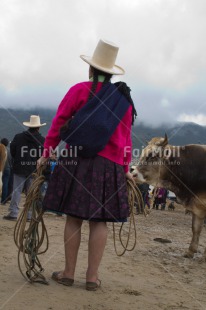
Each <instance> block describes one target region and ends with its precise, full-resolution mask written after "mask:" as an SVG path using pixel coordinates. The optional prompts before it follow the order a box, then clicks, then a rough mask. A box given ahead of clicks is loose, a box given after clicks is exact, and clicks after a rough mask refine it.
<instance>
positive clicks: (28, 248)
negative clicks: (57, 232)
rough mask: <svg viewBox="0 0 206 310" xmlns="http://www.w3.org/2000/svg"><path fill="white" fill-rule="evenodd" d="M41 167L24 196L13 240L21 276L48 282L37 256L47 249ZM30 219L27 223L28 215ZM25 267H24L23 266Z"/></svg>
mask: <svg viewBox="0 0 206 310" xmlns="http://www.w3.org/2000/svg"><path fill="white" fill-rule="evenodd" d="M42 169H43V168H41V169H39V170H38V171H37V173H35V174H34V175H33V176H34V180H33V182H32V184H31V187H30V189H29V192H28V194H27V197H26V201H25V204H24V209H23V211H22V212H21V214H20V217H19V218H18V220H17V222H16V225H15V228H14V242H15V244H16V246H17V248H18V250H19V251H18V267H19V270H20V272H21V274H22V275H23V277H24V278H25V279H26V280H28V281H29V282H40V283H43V284H48V282H47V280H46V279H45V277H44V276H43V275H42V272H43V267H42V265H41V263H40V261H39V258H38V256H39V255H40V254H43V253H45V252H46V251H47V249H48V247H49V239H48V234H47V230H46V227H45V224H44V220H43V212H42V208H41V202H42V197H41V186H42V184H43V182H44V181H45V177H44V176H43V175H42ZM29 214H31V221H30V222H29V223H28V221H27V218H28V215H29ZM22 258H23V262H24V265H25V267H26V272H24V271H23V268H22V266H21V265H22V264H21V260H22ZM24 269H25V268H24Z"/></svg>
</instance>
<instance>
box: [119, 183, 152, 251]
mask: <svg viewBox="0 0 206 310" xmlns="http://www.w3.org/2000/svg"><path fill="white" fill-rule="evenodd" d="M127 190H128V200H129V208H130V217H129V229H128V232H127V237H126V242H123V232H124V230H123V228H125V225H124V224H125V223H122V224H121V226H120V229H119V241H120V244H121V246H122V248H123V250H122V252H118V250H117V241H116V232H115V226H116V224H115V223H113V239H114V248H115V252H116V254H117V256H122V255H124V253H125V252H126V251H133V250H134V248H135V246H136V240H137V231H136V224H135V217H134V209H135V208H138V211H139V213H141V210H143V213H144V215H145V216H147V215H148V213H149V212H148V210H147V209H144V202H143V199H142V194H141V192H140V190H139V188H138V186H137V185H136V184H135V183H134V182H133V181H131V180H127ZM132 226H133V229H132ZM132 231H133V232H134V238H133V239H134V241H133V245H131V246H129V243H130V239H131V235H132Z"/></svg>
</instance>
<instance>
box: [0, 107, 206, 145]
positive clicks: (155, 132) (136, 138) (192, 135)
mask: <svg viewBox="0 0 206 310" xmlns="http://www.w3.org/2000/svg"><path fill="white" fill-rule="evenodd" d="M55 112H56V111H55V110H51V109H43V108H42V109H39V108H38V109H32V110H20V109H18V110H17V109H8V110H6V109H0V137H1V138H3V137H6V138H8V139H9V140H12V139H13V137H14V135H15V134H16V133H19V132H22V131H24V130H25V129H26V127H25V126H23V124H22V123H23V122H25V121H29V119H30V115H32V114H34V115H40V118H41V122H42V123H47V125H46V126H44V127H42V128H41V129H40V131H41V133H42V135H44V136H45V135H46V134H47V131H48V129H49V127H50V125H51V121H52V119H53V117H54V116H55ZM165 133H167V135H168V138H169V143H170V144H173V145H184V144H190V143H195V144H206V127H205V126H200V125H197V124H194V123H176V124H174V125H173V126H170V127H168V126H166V125H162V126H160V127H156V128H153V127H150V126H145V125H144V124H143V123H137V125H135V126H134V127H133V135H132V140H133V146H134V147H135V148H139V149H141V148H142V147H143V146H144V145H145V144H146V141H149V140H151V138H152V137H157V136H158V137H162V136H164V135H165Z"/></svg>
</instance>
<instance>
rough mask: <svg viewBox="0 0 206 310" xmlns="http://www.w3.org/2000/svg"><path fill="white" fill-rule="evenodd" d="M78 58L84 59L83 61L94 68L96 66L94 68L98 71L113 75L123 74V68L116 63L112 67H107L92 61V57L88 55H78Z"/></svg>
mask: <svg viewBox="0 0 206 310" xmlns="http://www.w3.org/2000/svg"><path fill="white" fill-rule="evenodd" d="M80 58H81V59H82V60H84V61H85V62H87V63H88V64H89V65H91V66H92V67H94V68H96V69H98V70H100V71H103V72H106V73H110V74H114V75H123V74H125V71H124V69H123V68H121V67H119V66H117V65H114V66H113V67H112V68H107V67H103V66H100V65H98V64H97V63H96V62H94V61H93V59H92V57H90V56H85V55H80Z"/></svg>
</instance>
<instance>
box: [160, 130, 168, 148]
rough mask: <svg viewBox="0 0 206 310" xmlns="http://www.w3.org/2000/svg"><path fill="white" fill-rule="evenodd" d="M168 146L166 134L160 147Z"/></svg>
mask: <svg viewBox="0 0 206 310" xmlns="http://www.w3.org/2000/svg"><path fill="white" fill-rule="evenodd" d="M167 144H168V138H167V134H166V133H165V138H164V140H163V141H162V143H161V146H166V145H167Z"/></svg>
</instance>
